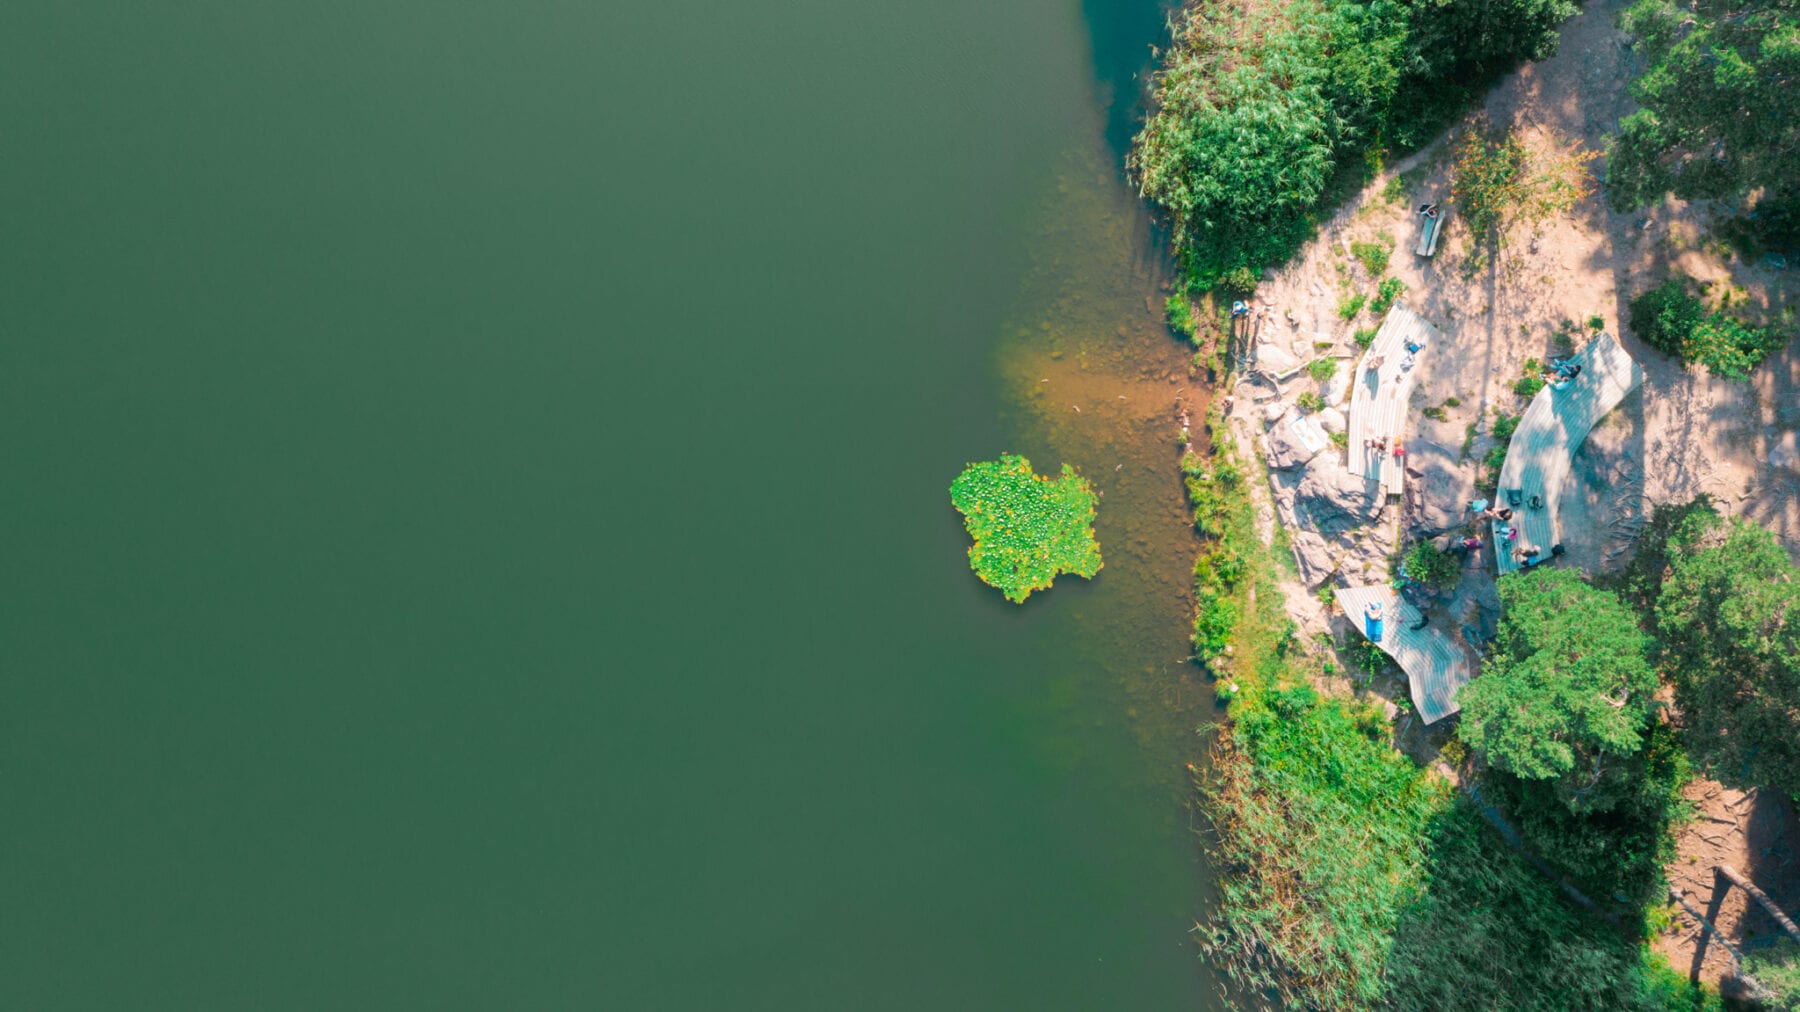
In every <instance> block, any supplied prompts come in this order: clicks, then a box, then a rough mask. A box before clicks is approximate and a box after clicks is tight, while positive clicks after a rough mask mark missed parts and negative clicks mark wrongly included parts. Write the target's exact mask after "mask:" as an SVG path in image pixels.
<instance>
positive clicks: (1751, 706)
mask: <svg viewBox="0 0 1800 1012" xmlns="http://www.w3.org/2000/svg"><path fill="white" fill-rule="evenodd" d="M1668 558H1669V573H1668V575H1667V576H1666V577H1665V578H1664V580H1663V585H1662V593H1661V595H1660V596H1659V597H1658V599H1657V602H1656V622H1657V630H1658V633H1659V635H1660V636H1661V638H1662V641H1663V646H1662V654H1661V658H1662V661H1663V663H1664V664H1665V666H1666V667H1667V669H1668V671H1669V673H1670V675H1671V680H1672V681H1673V682H1674V683H1675V698H1676V701H1677V702H1678V703H1679V704H1680V706H1681V719H1682V725H1683V728H1684V730H1685V731H1686V732H1687V736H1688V746H1689V748H1690V749H1691V750H1692V751H1693V753H1694V755H1695V758H1696V759H1698V760H1699V761H1700V762H1701V763H1704V764H1706V765H1707V766H1709V767H1711V768H1712V771H1713V774H1714V775H1715V776H1717V777H1718V778H1719V779H1720V780H1721V781H1723V782H1724V783H1727V784H1731V785H1732V786H1736V787H1749V786H1752V785H1760V786H1766V787H1772V788H1776V789H1778V790H1780V791H1782V792H1784V793H1787V794H1794V793H1796V792H1800V570H1796V569H1795V567H1794V564H1793V563H1792V562H1791V561H1789V559H1788V557H1787V553H1786V552H1785V551H1783V550H1782V548H1781V546H1780V545H1778V544H1777V543H1776V542H1775V539H1774V537H1772V536H1771V535H1770V534H1769V532H1768V531H1765V530H1763V529H1762V528H1760V527H1758V526H1756V525H1754V524H1751V523H1747V522H1745V521H1743V520H1729V521H1727V520H1725V519H1723V518H1721V517H1719V516H1718V515H1717V514H1714V513H1710V512H1702V513H1695V514H1693V515H1691V516H1689V517H1688V518H1687V519H1686V520H1685V521H1683V523H1682V524H1681V526H1680V527H1679V528H1678V529H1677V530H1676V532H1675V535H1674V537H1673V538H1671V539H1670V543H1669V550H1668Z"/></svg>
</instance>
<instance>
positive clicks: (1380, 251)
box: [1350, 242, 1391, 278]
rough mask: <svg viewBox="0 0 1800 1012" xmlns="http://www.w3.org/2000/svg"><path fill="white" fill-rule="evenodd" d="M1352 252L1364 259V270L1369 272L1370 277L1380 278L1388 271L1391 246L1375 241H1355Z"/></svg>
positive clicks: (1352, 244) (1357, 257)
mask: <svg viewBox="0 0 1800 1012" xmlns="http://www.w3.org/2000/svg"><path fill="white" fill-rule="evenodd" d="M1350 252H1351V253H1352V254H1353V255H1355V257H1356V259H1358V260H1361V261H1362V265H1363V270H1365V271H1368V272H1369V277H1372V278H1378V277H1381V276H1382V275H1383V274H1386V273H1387V268H1388V254H1389V252H1391V249H1390V247H1387V246H1383V245H1381V244H1380V243H1374V242H1353V243H1351V244H1350Z"/></svg>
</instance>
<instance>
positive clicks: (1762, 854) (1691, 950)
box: [1654, 780, 1800, 983]
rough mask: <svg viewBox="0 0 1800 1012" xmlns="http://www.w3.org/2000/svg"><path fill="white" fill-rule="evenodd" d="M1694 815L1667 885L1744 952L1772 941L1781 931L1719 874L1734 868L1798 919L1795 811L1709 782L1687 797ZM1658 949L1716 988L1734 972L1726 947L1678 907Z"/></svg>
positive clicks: (1693, 787)
mask: <svg viewBox="0 0 1800 1012" xmlns="http://www.w3.org/2000/svg"><path fill="white" fill-rule="evenodd" d="M1684 794H1685V795H1686V797H1687V798H1688V799H1689V800H1690V801H1692V802H1694V810H1695V818H1694V821H1693V822H1692V823H1690V824H1689V825H1687V826H1686V827H1684V828H1683V829H1682V832H1681V835H1680V836H1679V837H1678V839H1677V844H1676V846H1677V851H1678V854H1679V857H1677V859H1676V861H1675V863H1674V864H1671V865H1670V866H1669V867H1668V875H1669V884H1670V885H1671V886H1672V887H1673V888H1674V889H1675V890H1677V891H1678V892H1681V893H1683V894H1685V897H1686V900H1687V903H1688V905H1689V906H1692V907H1693V908H1694V909H1695V910H1698V911H1699V912H1700V913H1701V915H1702V916H1704V917H1705V918H1706V919H1707V920H1709V921H1711V922H1712V923H1713V926H1714V927H1716V928H1718V929H1719V931H1720V932H1721V933H1722V934H1723V935H1724V936H1725V937H1726V938H1727V939H1729V940H1730V941H1731V943H1732V944H1733V945H1735V946H1737V947H1738V948H1739V949H1750V950H1754V949H1755V948H1757V947H1758V946H1760V945H1764V944H1768V943H1770V942H1773V941H1774V940H1775V938H1776V937H1777V935H1779V934H1780V930H1781V929H1780V928H1779V927H1778V926H1777V925H1776V923H1775V920H1774V918H1772V917H1770V916H1769V915H1768V913H1767V912H1766V911H1764V910H1763V908H1762V906H1761V905H1760V904H1758V903H1756V902H1755V901H1754V900H1752V899H1750V897H1749V896H1748V895H1746V894H1745V893H1744V890H1742V889H1736V888H1732V887H1731V885H1730V883H1728V882H1727V881H1726V880H1725V879H1724V878H1722V877H1720V876H1718V875H1716V874H1715V873H1714V871H1713V869H1714V867H1715V866H1717V865H1721V864H1724V865H1729V866H1731V867H1733V868H1736V869H1737V870H1738V871H1739V872H1740V873H1742V874H1743V875H1745V876H1747V877H1748V878H1749V879H1750V881H1752V882H1754V883H1756V885H1757V887H1758V888H1760V889H1761V890H1762V891H1763V892H1765V893H1767V894H1769V898H1770V899H1772V900H1774V901H1775V903H1776V905H1778V906H1780V907H1781V908H1782V910H1783V911H1786V912H1788V913H1789V915H1790V916H1792V914H1793V912H1794V911H1796V910H1800V858H1797V857H1796V855H1795V851H1794V848H1795V846H1796V845H1800V820H1796V819H1795V816H1794V806H1793V805H1792V804H1791V803H1789V802H1788V801H1787V800H1786V799H1784V798H1781V797H1779V796H1777V795H1775V794H1773V793H1763V792H1760V791H1752V792H1744V791H1734V790H1732V789H1730V788H1728V787H1724V786H1721V785H1720V784H1718V783H1715V782H1713V781H1711V780H1696V781H1694V782H1693V783H1692V784H1690V785H1688V788H1687V790H1686V791H1685V792H1684ZM1674 913H1675V916H1674V918H1673V920H1672V923H1671V925H1670V927H1669V929H1668V930H1667V931H1665V932H1664V933H1663V934H1661V935H1659V936H1658V937H1657V938H1656V939H1655V940H1654V944H1655V946H1656V949H1657V951H1659V952H1661V953H1662V954H1663V955H1664V956H1666V957H1668V960H1669V963H1670V965H1672V966H1674V967H1675V968H1676V969H1677V970H1682V971H1686V972H1688V973H1690V974H1696V975H1698V976H1700V977H1701V978H1703V979H1705V980H1708V981H1711V982H1714V983H1717V982H1718V980H1719V979H1720V978H1721V977H1723V976H1727V975H1729V974H1730V973H1732V972H1733V970H1734V966H1733V960H1732V957H1731V954H1730V953H1729V952H1727V951H1726V950H1725V947H1724V946H1722V945H1719V944H1718V943H1717V942H1716V941H1711V940H1710V939H1709V938H1708V936H1707V932H1706V931H1705V929H1703V928H1702V927H1701V926H1700V925H1699V924H1698V923H1696V922H1695V920H1694V918H1693V917H1691V916H1689V915H1688V914H1687V913H1686V912H1684V911H1681V910H1680V908H1678V907H1677V908H1675V911H1674Z"/></svg>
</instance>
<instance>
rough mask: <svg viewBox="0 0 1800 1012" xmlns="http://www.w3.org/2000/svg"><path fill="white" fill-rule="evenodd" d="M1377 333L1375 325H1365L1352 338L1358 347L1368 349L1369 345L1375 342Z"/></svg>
mask: <svg viewBox="0 0 1800 1012" xmlns="http://www.w3.org/2000/svg"><path fill="white" fill-rule="evenodd" d="M1375 333H1376V331H1375V328H1374V327H1364V328H1362V329H1361V330H1358V331H1357V332H1356V335H1355V336H1354V337H1353V338H1352V340H1354V341H1355V342H1356V346H1357V347H1358V348H1361V349H1362V350H1364V351H1368V350H1369V347H1370V346H1371V345H1373V344H1374V343H1375Z"/></svg>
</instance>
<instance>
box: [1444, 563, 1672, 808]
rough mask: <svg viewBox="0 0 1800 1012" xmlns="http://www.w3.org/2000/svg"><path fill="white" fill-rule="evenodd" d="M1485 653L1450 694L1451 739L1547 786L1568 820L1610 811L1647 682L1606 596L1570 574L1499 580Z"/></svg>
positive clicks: (1630, 636)
mask: <svg viewBox="0 0 1800 1012" xmlns="http://www.w3.org/2000/svg"><path fill="white" fill-rule="evenodd" d="M1498 586H1499V591H1500V601H1501V603H1502V604H1503V605H1504V606H1505V611H1504V617H1503V618H1502V619H1501V621H1500V629H1499V634H1498V636H1497V637H1496V639H1495V644H1494V653H1493V655H1492V656H1491V657H1490V658H1489V660H1488V662H1487V663H1486V664H1485V665H1483V670H1482V674H1481V677H1480V678H1477V679H1475V680H1474V681H1473V682H1470V683H1469V684H1468V685H1467V686H1464V687H1463V689H1462V692H1461V694H1460V697H1459V698H1460V701H1461V703H1462V723H1461V726H1460V727H1459V729H1458V733H1459V734H1460V735H1461V737H1462V739H1463V740H1464V741H1465V742H1467V743H1468V744H1469V746H1470V747H1471V748H1474V749H1476V750H1477V751H1478V752H1480V753H1481V755H1482V756H1483V757H1484V758H1485V759H1486V760H1487V762H1488V763H1489V764H1490V765H1492V766H1494V767H1496V768H1498V769H1501V770H1505V771H1506V772H1508V773H1511V774H1512V775H1514V776H1516V777H1519V778H1520V779H1524V780H1554V781H1555V782H1556V793H1557V796H1558V797H1559V798H1561V799H1562V801H1563V803H1564V804H1565V805H1567V806H1568V808H1569V810H1570V811H1573V812H1577V813H1581V812H1592V811H1601V810H1605V809H1608V808H1611V807H1613V806H1614V805H1616V804H1618V803H1619V802H1620V800H1621V799H1622V793H1623V792H1625V791H1628V790H1630V789H1631V785H1630V784H1629V782H1628V781H1629V778H1628V777H1627V776H1625V774H1624V772H1623V771H1624V767H1625V762H1624V761H1625V760H1626V759H1628V758H1629V757H1630V756H1632V755H1635V754H1636V753H1637V751H1638V750H1639V749H1641V748H1642V747H1643V732H1644V727H1645V724H1646V723H1647V721H1648V719H1649V716H1650V712H1651V709H1652V707H1653V706H1654V703H1653V701H1652V698H1651V697H1652V696H1653V694H1654V693H1655V692H1656V684H1657V683H1656V674H1655V672H1653V671H1652V670H1651V669H1650V665H1649V664H1648V662H1647V661H1646V660H1645V659H1644V653H1645V649H1646V646H1647V645H1648V644H1647V638H1646V637H1645V635H1644V633H1643V632H1642V631H1641V630H1640V629H1639V628H1638V625H1637V622H1636V620H1635V619H1634V618H1633V617H1632V614H1631V612H1630V611H1629V610H1627V609H1626V607H1625V606H1624V605H1623V604H1622V603H1620V601H1619V599H1618V598H1617V597H1616V596H1614V595H1613V594H1612V593H1610V592H1608V591H1604V590H1599V589H1597V588H1595V587H1591V586H1589V585H1588V584H1587V583H1586V582H1584V581H1583V580H1582V578H1581V575H1580V574H1579V573H1577V572H1576V571H1574V570H1570V569H1553V570H1548V571H1538V572H1528V573H1514V574H1511V575H1508V576H1504V577H1501V578H1500V580H1499V585H1498Z"/></svg>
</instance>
